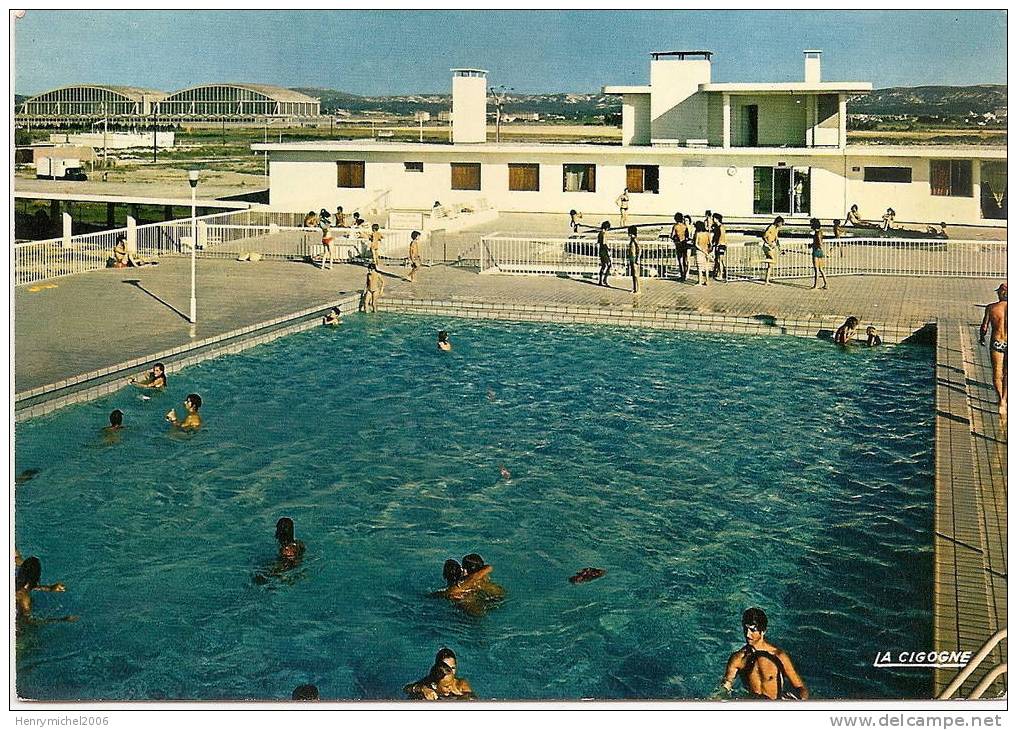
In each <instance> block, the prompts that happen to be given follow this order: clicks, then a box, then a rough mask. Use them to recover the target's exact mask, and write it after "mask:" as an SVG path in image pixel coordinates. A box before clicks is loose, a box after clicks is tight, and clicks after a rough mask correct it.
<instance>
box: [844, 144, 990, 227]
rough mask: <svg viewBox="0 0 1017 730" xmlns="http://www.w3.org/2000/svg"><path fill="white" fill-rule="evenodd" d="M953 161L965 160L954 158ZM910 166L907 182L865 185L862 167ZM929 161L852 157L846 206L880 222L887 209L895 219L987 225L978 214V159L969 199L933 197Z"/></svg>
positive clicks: (849, 164)
mask: <svg viewBox="0 0 1017 730" xmlns="http://www.w3.org/2000/svg"><path fill="white" fill-rule="evenodd" d="M956 159H964V158H962V157H957V158H956ZM866 166H870V167H910V168H911V182H910V184H909V183H876V182H865V181H864V180H865V168H866ZM855 167H857V168H859V169H858V170H857V171H855V170H854V168H855ZM930 168H931V164H930V161H929V160H927V159H922V158H920V157H898V158H892V159H887V158H881V157H851V158H850V159H849V161H848V168H847V173H846V175H847V198H848V206H850V205H851V204H857V205H858V209H859V211H860V213H861V215H862V217H863V218H867V219H869V220H873V219H874V220H880V219H881V218H882V216H883V213H885V212H886V209H887V208H893V209H894V211H896V213H897V219H898V220H903V221H916V220H917V221H928V222H938V221H941V220H942V221H946V222H947V223H987V224H993V225H1000V224H1001V223H1002V221H983V220H982V211H981V186H980V185H979V181H980V179H981V170H980V165H979V161H978V160H973V161H972V165H971V176H972V186H971V197H969V198H965V197H948V196H939V195H937V196H933V195H932V193H931V187H930V184H929V170H930Z"/></svg>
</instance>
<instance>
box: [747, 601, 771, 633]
mask: <svg viewBox="0 0 1017 730" xmlns="http://www.w3.org/2000/svg"><path fill="white" fill-rule="evenodd" d="M767 624H768V621H767V618H766V612H765V611H763V609H761V608H756V607H755V606H753V607H752V608H748V609H745V613H743V614H742V630H743V631H744V632H745V636H746V637H748V636H749V635H750V634H759V636H760V637H762V635H763V634H765V633H766V626H767Z"/></svg>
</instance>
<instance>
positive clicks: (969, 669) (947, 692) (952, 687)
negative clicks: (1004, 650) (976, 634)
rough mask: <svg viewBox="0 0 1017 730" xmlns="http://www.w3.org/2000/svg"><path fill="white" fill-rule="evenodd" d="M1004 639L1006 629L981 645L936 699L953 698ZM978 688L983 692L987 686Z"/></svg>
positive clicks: (1004, 665)
mask: <svg viewBox="0 0 1017 730" xmlns="http://www.w3.org/2000/svg"><path fill="white" fill-rule="evenodd" d="M1005 638H1006V629H1005V628H1004V629H1000V630H999V631H997V632H996V633H995V634H993V635H992V636H990V637H989V640H988V641H986V642H985V643H984V644H983V645H982V648H981V649H979V650H978V653H977V654H975V655H974V656H973V657H972V658H971V661H969V662H968V664H967V666H966V667H964V668H963V669H961V670H960V671H959V672H958V673H957V676H956V677H954V678H953V681H952V682H950V684H948V685H947V686H946V689H944V690H943V691H942V692H941V693H940V694H939V697H937V698H936V699H939V700H948V699H950V698H951V697H952V696H953V694H954V692H956V691H957V690H958V689H960V686H961V685H962V684H964V682H966V681H967V679H968V677H970V676H971V675H972V674H973V673H974V672H975V670H976V669H978V667H980V666H981V664H982V662H983V661H985V657H987V656H989V654H991V653H992V650H993V649H995V648H996V646H997V645H998V644H999V642H1001V641H1002V640H1003V639H1005ZM1001 666H1002V667H1004V671H1005V667H1006V664H1003V665H1001ZM996 669H999V667H996ZM993 671H995V670H993ZM989 674H990V675H991V674H992V672H990V673H989ZM996 676H997V677H998V676H999V674H997V675H996ZM993 679H995V677H993ZM982 681H983V682H984V681H985V680H982ZM990 684H991V682H990ZM978 687H981V689H982V691H983V692H984V691H985V690H986V689H987V688H988V685H986V686H985V687H982V686H981V684H979V685H978ZM978 687H976V689H978Z"/></svg>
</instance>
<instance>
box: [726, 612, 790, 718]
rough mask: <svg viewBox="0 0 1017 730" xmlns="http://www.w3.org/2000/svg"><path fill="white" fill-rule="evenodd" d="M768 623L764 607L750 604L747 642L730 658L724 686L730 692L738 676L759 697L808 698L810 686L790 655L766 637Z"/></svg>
mask: <svg viewBox="0 0 1017 730" xmlns="http://www.w3.org/2000/svg"><path fill="white" fill-rule="evenodd" d="M766 626H767V618H766V613H765V612H764V611H763V609H761V608H749V609H747V610H746V611H745V613H743V614H742V629H743V631H744V632H745V646H743V647H742V648H741V649H739V650H738V651H736V652H735V653H734V654H732V655H731V657H730V658H729V659H728V660H727V671H726V672H725V673H724V684H723V687H724V689H725V690H727V691H728V692H730V691H731V689H732V685H733V684H734V680H735V677H741V679H742V684H743V685H744V686H745V689H746V690H748V691H749V693H750V694H751V695H752V696H753V697H754V698H756V699H768V700H778V699H800V700H807V699H809V689H808V687H806V686H805V682H804V681H802V678H801V677H800V676H798V671H797V670H796V669H795V666H794V664H793V663H792V662H791V657H790V656H789V655H788V653H787V652H786V651H784V650H783V649H781V648H779V647H777V646H775V645H773V644H771V643H770V642H768V641H767V640H766V638H765V637H766ZM788 684H790V685H791V688H789V687H788V686H787V685H788Z"/></svg>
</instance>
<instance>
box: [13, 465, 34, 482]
mask: <svg viewBox="0 0 1017 730" xmlns="http://www.w3.org/2000/svg"><path fill="white" fill-rule="evenodd" d="M38 473H39V470H38V469H25V470H24V471H23V472H21V473H20V474H18V475H17V476H16V477H14V483H15V484H24V483H25V482H30V481H32V480H33V479H35V477H36V475H37V474H38Z"/></svg>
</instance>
